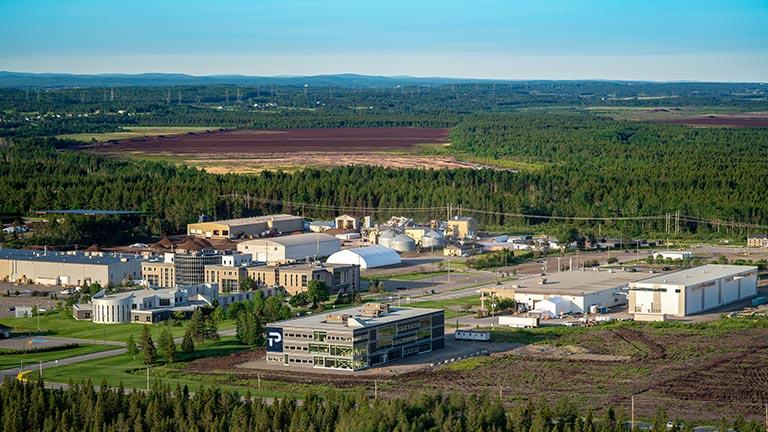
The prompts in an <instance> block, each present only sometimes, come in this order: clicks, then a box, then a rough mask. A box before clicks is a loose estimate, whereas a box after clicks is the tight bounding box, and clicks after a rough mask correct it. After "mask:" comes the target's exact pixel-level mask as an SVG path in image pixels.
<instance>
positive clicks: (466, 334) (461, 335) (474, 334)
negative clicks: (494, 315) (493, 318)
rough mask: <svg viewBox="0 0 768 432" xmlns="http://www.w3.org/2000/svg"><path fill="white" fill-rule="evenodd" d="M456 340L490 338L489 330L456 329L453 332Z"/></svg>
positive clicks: (483, 339) (485, 340)
mask: <svg viewBox="0 0 768 432" xmlns="http://www.w3.org/2000/svg"><path fill="white" fill-rule="evenodd" d="M453 337H454V339H456V340H469V341H483V342H487V341H489V340H491V332H489V331H479V330H456V333H454V334H453Z"/></svg>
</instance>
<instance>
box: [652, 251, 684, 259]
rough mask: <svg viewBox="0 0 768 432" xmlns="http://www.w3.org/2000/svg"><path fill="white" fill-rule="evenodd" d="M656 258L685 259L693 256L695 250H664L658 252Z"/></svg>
mask: <svg viewBox="0 0 768 432" xmlns="http://www.w3.org/2000/svg"><path fill="white" fill-rule="evenodd" d="M653 257H654V258H656V259H659V258H663V259H671V260H685V259H691V258H693V252H691V251H663V252H657V253H656V254H655V255H654V256H653Z"/></svg>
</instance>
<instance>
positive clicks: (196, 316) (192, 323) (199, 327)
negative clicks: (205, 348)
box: [187, 308, 205, 342]
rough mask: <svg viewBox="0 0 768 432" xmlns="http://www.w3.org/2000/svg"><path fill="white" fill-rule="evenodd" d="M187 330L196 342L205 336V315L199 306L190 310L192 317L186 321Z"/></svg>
mask: <svg viewBox="0 0 768 432" xmlns="http://www.w3.org/2000/svg"><path fill="white" fill-rule="evenodd" d="M187 331H188V332H190V335H191V336H192V339H194V340H195V341H196V342H202V341H203V339H204V338H205V317H204V316H203V311H202V310H201V309H200V308H197V309H195V311H194V312H192V318H191V319H190V320H189V323H187Z"/></svg>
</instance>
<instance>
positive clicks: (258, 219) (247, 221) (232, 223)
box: [190, 214, 304, 227]
mask: <svg viewBox="0 0 768 432" xmlns="http://www.w3.org/2000/svg"><path fill="white" fill-rule="evenodd" d="M293 219H301V220H302V221H303V220H304V218H302V217H301V216H293V215H289V214H276V215H267V216H253V217H247V218H238V219H223V220H215V221H208V222H195V223H191V224H190V225H198V224H211V223H213V224H221V225H227V226H229V227H236V226H246V225H255V224H259V223H264V222H270V221H283V220H293Z"/></svg>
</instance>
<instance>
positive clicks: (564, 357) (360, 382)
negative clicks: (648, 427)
mask: <svg viewBox="0 0 768 432" xmlns="http://www.w3.org/2000/svg"><path fill="white" fill-rule="evenodd" d="M494 337H495V339H496V340H505V341H511V342H517V343H523V344H526V345H523V346H521V347H519V348H516V349H513V350H511V351H508V352H506V353H497V354H493V355H491V356H489V357H474V358H469V359H466V360H459V361H456V362H452V363H449V364H448V365H446V366H442V367H436V368H432V369H429V368H428V369H426V370H420V371H418V372H413V373H403V374H396V375H386V374H373V373H369V374H354V375H344V374H330V373H326V374H321V373H318V372H316V371H307V372H304V371H297V370H295V369H294V370H291V371H281V370H274V371H262V372H260V373H261V379H262V380H267V381H269V382H278V381H280V382H284V383H295V384H300V385H302V386H307V385H319V386H322V387H327V386H333V387H338V388H343V389H345V388H350V389H357V391H360V388H361V387H363V388H367V389H368V390H367V391H369V393H370V392H372V389H371V387H372V386H371V383H372V381H373V380H374V379H376V380H377V381H378V388H379V397H385V398H400V397H403V395H406V394H412V395H414V394H419V393H422V392H424V391H441V392H460V393H462V394H488V395H498V394H499V391H501V393H502V395H503V399H504V401H505V402H506V403H508V404H512V405H514V404H518V403H524V402H525V401H526V400H528V399H531V400H533V401H538V400H541V399H542V398H543V399H546V400H548V401H549V402H550V403H552V404H554V403H556V402H557V401H558V400H560V399H563V398H568V399H569V400H571V401H572V402H574V403H575V404H576V405H577V406H579V407H580V408H584V409H586V408H592V409H594V410H595V411H596V413H597V414H602V413H603V410H604V409H606V408H607V407H608V406H613V407H614V408H616V409H617V411H618V412H619V413H623V414H628V413H629V410H630V402H631V396H633V395H634V397H635V409H636V413H637V415H638V418H641V419H650V418H651V417H652V416H653V415H654V414H655V413H656V410H657V408H658V407H661V408H664V409H666V411H667V412H668V414H669V417H670V418H673V419H674V418H685V419H689V420H695V421H702V422H711V423H713V424H716V422H717V421H718V420H719V419H720V418H722V417H726V418H733V417H735V416H738V415H740V416H743V417H744V418H746V419H757V420H761V419H762V418H763V417H762V416H763V415H764V409H765V408H764V407H765V404H766V403H768V372H766V370H765V364H768V321H766V320H764V319H763V320H751V319H729V320H727V319H723V320H719V321H715V322H710V323H706V324H680V323H653V324H650V323H631V322H622V323H614V324H609V325H603V326H599V327H593V328H575V327H574V328H571V327H543V328H538V329H530V330H516V329H495V330H494ZM263 355H264V353H263V351H260V352H254V351H244V352H239V353H235V354H233V355H230V356H226V357H219V358H215V359H210V360H209V359H200V360H197V361H195V362H193V363H190V364H189V366H188V367H187V369H186V371H187V372H188V373H201V374H204V375H205V377H206V378H205V379H210V377H211V375H214V376H228V377H230V380H231V381H230V382H231V383H232V384H233V385H234V384H236V383H247V382H252V380H253V378H254V377H253V375H255V373H254V372H253V371H249V370H247V369H242V368H238V367H237V365H238V364H241V363H245V362H247V361H252V360H254V359H256V358H259V356H262V357H263Z"/></svg>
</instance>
